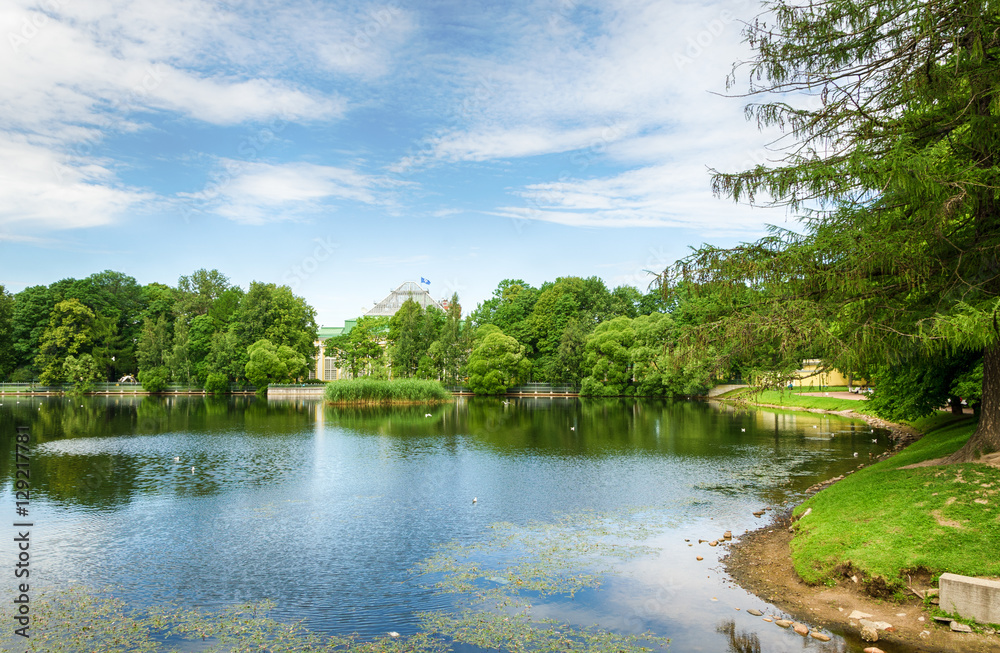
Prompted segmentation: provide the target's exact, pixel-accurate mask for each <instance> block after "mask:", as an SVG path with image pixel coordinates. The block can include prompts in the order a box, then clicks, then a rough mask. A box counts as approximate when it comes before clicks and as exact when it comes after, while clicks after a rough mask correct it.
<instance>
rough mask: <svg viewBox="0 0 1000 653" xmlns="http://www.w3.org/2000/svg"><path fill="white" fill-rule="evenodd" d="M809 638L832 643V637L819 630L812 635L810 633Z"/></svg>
mask: <svg viewBox="0 0 1000 653" xmlns="http://www.w3.org/2000/svg"><path fill="white" fill-rule="evenodd" d="M809 636H810V637H812V638H813V639H818V640H819V641H821V642H829V641H830V636H829V635H827V634H826V633H821V632H819V631H818V630H814V631H812V632H811V633H809Z"/></svg>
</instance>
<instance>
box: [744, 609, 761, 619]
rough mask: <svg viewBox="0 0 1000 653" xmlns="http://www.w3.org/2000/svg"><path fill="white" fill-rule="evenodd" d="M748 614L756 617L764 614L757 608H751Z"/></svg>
mask: <svg viewBox="0 0 1000 653" xmlns="http://www.w3.org/2000/svg"><path fill="white" fill-rule="evenodd" d="M747 614H752V615H753V616H755V617H759V616H761V615H762V614H764V613H763V612H761V611H760V610H758V609H757V608H750V609H749V610H747Z"/></svg>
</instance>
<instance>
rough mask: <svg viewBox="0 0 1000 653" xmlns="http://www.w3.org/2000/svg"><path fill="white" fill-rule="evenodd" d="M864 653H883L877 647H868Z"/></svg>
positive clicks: (883, 652)
mask: <svg viewBox="0 0 1000 653" xmlns="http://www.w3.org/2000/svg"><path fill="white" fill-rule="evenodd" d="M865 653H885V651H883V650H882V649H880V648H879V647H877V646H869V647H868V648H866V649H865Z"/></svg>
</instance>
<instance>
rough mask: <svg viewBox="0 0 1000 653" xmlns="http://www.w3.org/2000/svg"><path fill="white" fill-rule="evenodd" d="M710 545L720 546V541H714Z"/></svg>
mask: <svg viewBox="0 0 1000 653" xmlns="http://www.w3.org/2000/svg"><path fill="white" fill-rule="evenodd" d="M708 545H709V546H719V541H718V540H712V541H711V542H709V543H708Z"/></svg>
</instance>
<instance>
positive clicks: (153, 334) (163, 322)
mask: <svg viewBox="0 0 1000 653" xmlns="http://www.w3.org/2000/svg"><path fill="white" fill-rule="evenodd" d="M172 331H173V329H172V325H171V323H170V322H169V321H168V320H167V316H166V315H160V316H158V317H157V318H156V320H155V321H153V319H152V318H151V317H147V318H146V320H145V321H144V322H143V325H142V331H141V332H140V334H139V343H138V345H137V347H136V362H137V364H138V367H139V372H140V373H141V372H142V371H143V370H148V369H151V368H154V367H160V366H162V365H165V364H166V362H167V358H168V357H169V356H170V354H171V350H172V346H173V343H172V340H173V333H172Z"/></svg>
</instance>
